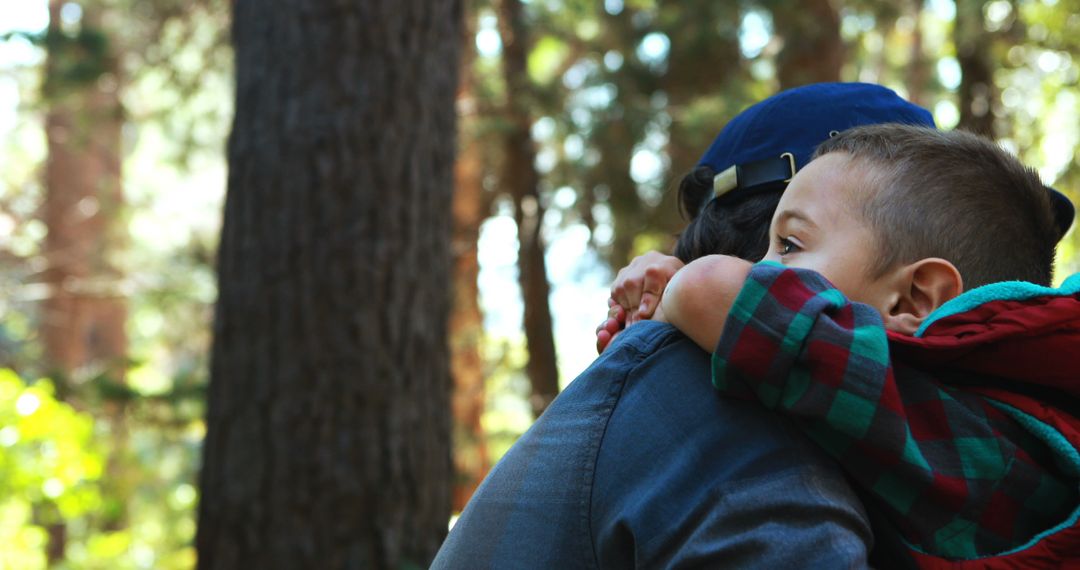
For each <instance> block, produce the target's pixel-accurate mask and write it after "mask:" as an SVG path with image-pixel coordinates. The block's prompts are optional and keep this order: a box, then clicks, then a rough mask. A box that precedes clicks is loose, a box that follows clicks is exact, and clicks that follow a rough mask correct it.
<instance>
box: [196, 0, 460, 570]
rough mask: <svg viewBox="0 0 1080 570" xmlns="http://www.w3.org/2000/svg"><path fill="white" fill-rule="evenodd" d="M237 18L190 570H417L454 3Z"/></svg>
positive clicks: (427, 486)
mask: <svg viewBox="0 0 1080 570" xmlns="http://www.w3.org/2000/svg"><path fill="white" fill-rule="evenodd" d="M233 10H234V14H233V16H234V19H233V36H232V37H233V42H234V46H235V48H236V71H237V86H236V97H237V99H236V103H237V104H236V117H235V119H234V123H233V129H232V134H231V137H230V140H229V145H228V160H229V178H228V191H227V194H226V204H225V219H224V225H223V230H222V240H221V246H220V255H219V298H218V305H217V312H216V316H215V324H214V333H215V335H214V336H215V338H214V345H213V351H212V364H211V379H210V387H209V400H208V412H207V430H208V431H207V437H206V442H205V446H204V456H203V469H202V473H201V475H200V485H201V489H202V495H201V501H200V506H199V527H198V533H197V537H196V547H197V549H198V553H199V567H200V568H203V569H234V568H260V569H278V568H280V569H296V568H326V569H338V568H394V569H397V568H413V567H426V566H427V565H428V564H429V563H430V561H431V559H432V558H433V557H434V554H435V552H436V550H437V549H438V547H439V545H440V544H441V542H442V539H443V538H444V537H445V535H446V529H447V521H448V519H449V514H450V479H451V460H450V447H449V445H450V436H449V434H450V424H451V422H450V414H449V408H450V402H449V397H450V387H451V386H450V384H451V380H450V373H449V350H448V347H447V342H446V331H447V325H448V322H447V315H448V313H449V306H450V295H449V287H448V283H449V281H450V264H451V255H450V243H451V239H450V238H451V213H450V207H449V206H450V204H451V200H452V191H453V160H454V136H455V134H454V133H455V115H454V93H455V91H456V88H457V69H458V53H459V51H458V50H459V44H460V25H461V16H462V14H461V3H460V1H458V0H437V1H432V0H342V1H341V2H336V3H333V4H328V3H322V2H296V1H285V0H278V1H273V2H270V3H267V2H264V1H256V0H237V2H235V4H234V8H233Z"/></svg>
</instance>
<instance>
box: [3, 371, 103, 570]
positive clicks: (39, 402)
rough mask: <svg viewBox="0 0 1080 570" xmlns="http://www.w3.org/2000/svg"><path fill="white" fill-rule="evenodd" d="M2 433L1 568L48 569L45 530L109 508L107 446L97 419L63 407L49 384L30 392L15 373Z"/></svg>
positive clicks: (10, 376)
mask: <svg viewBox="0 0 1080 570" xmlns="http://www.w3.org/2000/svg"><path fill="white" fill-rule="evenodd" d="M0 426H3V427H2V428H0V518H2V519H3V520H4V521H5V524H0V545H3V546H0V566H3V567H12V568H24V567H25V568H32V567H44V562H45V561H44V557H43V549H42V546H43V544H44V541H45V528H44V527H46V526H48V525H50V524H55V523H59V522H62V521H69V522H70V521H79V520H83V521H85V520H87V519H88V518H89V517H91V516H92V515H93V514H94V513H96V512H97V511H98V510H99V509H100V508H101V505H102V496H101V493H100V487H99V481H100V479H101V475H102V471H103V468H104V459H103V449H102V445H101V442H100V441H99V440H98V439H96V438H95V434H94V429H93V428H94V421H93V419H92V418H91V417H90V416H89V415H88V414H85V413H80V412H78V411H76V410H74V409H72V408H71V406H68V405H67V404H64V403H63V402H60V401H58V400H57V399H56V398H55V397H54V395H53V388H52V385H51V384H50V383H49V382H48V381H45V380H41V381H38V382H35V383H33V384H32V385H27V384H26V383H24V382H23V380H22V379H20V378H19V377H18V376H16V375H15V373H14V372H12V371H11V370H7V369H4V370H0Z"/></svg>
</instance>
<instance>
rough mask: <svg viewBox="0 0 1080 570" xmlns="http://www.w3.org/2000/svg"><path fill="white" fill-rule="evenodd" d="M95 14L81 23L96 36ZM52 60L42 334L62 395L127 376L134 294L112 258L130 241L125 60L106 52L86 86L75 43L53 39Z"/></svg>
mask: <svg viewBox="0 0 1080 570" xmlns="http://www.w3.org/2000/svg"><path fill="white" fill-rule="evenodd" d="M62 5H63V2H59V1H58V0H52V2H50V4H49V10H50V16H51V19H50V21H51V22H52V23H51V24H50V34H53V37H54V38H58V37H60V36H59V34H61V32H60V29H59V25H58V24H57V22H59V20H60V17H59V13H60V7H61V6H62ZM94 16H95V12H94V11H93V10H90V9H89V8H88V9H87V11H86V12H85V13H84V18H83V23H82V26H83V27H84V28H85V29H91V30H93V31H95V32H97V33H102V32H101V31H100V28H97V27H96V25H97V23H96V21H95V20H96V18H95V17H94ZM54 41H55V42H56V43H54V44H53V46H54V49H53V50H52V51H51V52H50V53H49V56H48V60H47V63H46V80H45V85H46V91H47V92H46V98H47V101H48V102H49V110H48V112H47V113H46V117H45V137H46V142H47V145H48V159H47V160H46V163H45V201H44V204H43V205H42V217H43V220H44V222H45V226H46V227H47V228H48V234H47V235H46V237H45V252H44V254H45V259H46V260H47V262H48V263H47V266H46V269H45V271H44V272H43V275H42V279H43V281H44V282H45V284H46V285H47V289H48V291H49V295H48V297H46V299H45V300H44V302H43V306H42V313H43V314H42V319H41V336H42V343H43V345H44V350H45V362H46V366H47V367H48V368H49V369H50V372H52V373H53V374H54V375H56V376H57V382H58V383H60V384H62V386H59V387H58V388H59V390H60V392H61V395H63V393H64V392H65V390H64V388H65V386H64V385H66V383H67V381H69V380H70V378H71V376H72V375H73V374H76V373H81V375H82V376H83V377H84V379H85V378H86V377H90V376H96V375H98V374H104V375H105V376H106V377H107V378H109V379H110V380H112V381H114V382H120V381H122V380H123V376H124V368H125V363H124V359H125V357H126V355H127V335H126V333H125V330H124V325H125V323H126V320H127V309H126V300H125V298H124V295H123V292H122V288H121V286H120V280H121V277H122V274H121V272H120V270H119V268H118V267H117V266H116V265H115V264H114V263H113V262H112V258H111V256H113V255H115V254H116V250H117V249H120V248H121V247H123V244H124V242H125V241H126V238H125V230H124V226H123V224H122V221H121V220H122V218H121V215H120V214H121V209H122V208H123V188H122V185H121V178H120V176H121V142H120V130H121V127H122V126H123V112H122V108H121V104H120V96H119V91H118V85H119V80H118V77H117V75H118V73H119V70H118V66H117V62H116V59H115V56H114V55H113V54H109V53H105V54H100V55H99V58H100V59H99V61H96V62H93V63H91V64H90V65H99V66H101V67H102V69H103V70H105V73H103V74H102V75H101V76H100V78H95V80H93V81H92V82H89V83H79V82H76V80H75V79H73V78H71V77H68V76H67V75H66V74H65V69H67V68H69V67H70V66H71V65H72V64H73V63H74V62H73V59H74V58H77V57H80V55H79V54H78V53H75V51H76V49H75V48H74V47H73V46H72V44H71V43H70V42H71V41H72V40H71V39H70V38H69V39H67V40H64V41H60V40H54Z"/></svg>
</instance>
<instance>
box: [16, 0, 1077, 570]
mask: <svg viewBox="0 0 1080 570" xmlns="http://www.w3.org/2000/svg"><path fill="white" fill-rule="evenodd" d="M249 4H250V3H249ZM231 5H232V3H231V2H226V1H225V0H189V1H181V0H77V1H67V2H65V1H61V0H0V369H2V371H0V568H3V569H6V568H17V569H23V568H45V567H48V568H103V569H104V568H108V569H121V568H163V569H169V568H191V567H193V566H194V565H195V563H196V520H197V518H198V516H199V515H198V512H197V504H198V500H199V495H200V493H199V483H198V470H199V466H200V462H201V457H202V456H201V449H202V443H203V440H204V438H205V437H206V434H207V427H206V423H205V417H206V413H207V407H206V398H207V393H208V385H209V382H210V353H211V346H212V343H213V340H212V333H211V331H212V322H213V319H214V302H215V300H216V299H217V288H218V278H217V275H216V273H215V271H216V267H217V261H216V259H215V258H216V256H217V252H218V243H219V235H220V232H221V226H222V210H223V205H224V198H225V190H226V179H227V174H226V172H227V168H226V152H225V149H226V139H227V136H228V134H229V129H230V126H231V125H232V121H233V109H234V104H235V103H236V101H237V96H236V94H235V93H234V85H235V80H234V67H233V66H234V52H233V49H232V46H231V45H230V34H231V33H233V28H232V25H233V24H232V21H231V20H232V16H233V15H232V14H231V13H230V6H231ZM250 10H251V9H250V8H249V11H250ZM463 12H464V19H463V22H461V23H460V26H459V27H458V28H455V29H460V33H459V34H457V37H458V40H459V49H460V52H459V53H458V54H457V56H456V57H457V58H458V60H459V62H460V66H461V67H460V72H459V76H458V85H459V86H458V89H457V92H456V96H455V100H456V114H457V135H456V139H457V141H456V143H457V162H456V164H455V166H454V170H453V181H454V184H453V186H454V193H453V198H452V200H451V201H450V202H451V203H447V204H444V205H443V207H444V208H445V209H446V210H447V211H449V214H450V215H451V216H452V239H451V240H450V243H449V248H450V253H451V254H452V258H451V259H452V267H449V268H448V269H450V271H449V275H448V276H444V277H442V279H443V280H449V281H451V283H449V284H443V288H444V289H447V288H448V289H449V290H450V291H452V293H453V296H452V303H451V312H450V315H449V323H448V336H447V337H446V338H447V339H448V343H449V349H450V352H449V362H450V364H449V366H450V373H451V374H450V375H451V377H452V378H453V384H454V390H453V394H452V396H451V397H450V399H449V404H450V405H449V410H450V411H448V412H446V414H447V415H446V417H447V418H452V425H453V428H452V441H453V467H454V473H453V475H452V476H449V475H448V476H447V477H445V479H446V480H445V481H441V482H436V483H434V484H436V485H443V486H445V487H446V488H447V493H449V494H450V496H451V497H452V502H453V507H452V509H453V511H459V510H460V509H461V507H462V506H463V505H464V503H465V501H466V500H467V498H468V496H469V494H470V493H471V492H472V490H473V489H474V488H475V485H476V484H477V483H478V482H479V481H480V479H482V477H483V475H484V474H485V473H486V471H487V469H488V468H489V467H490V466H491V465H492V464H493V463H494V462H495V461H497V460H498V458H499V457H500V456H501V454H502V453H503V452H504V451H505V450H506V448H507V447H509V445H510V444H512V443H513V441H514V439H515V438H516V437H517V436H519V435H520V434H521V433H522V432H523V431H524V430H525V429H527V428H528V426H529V424H530V423H531V421H532V420H533V418H534V417H535V416H536V415H537V414H539V413H540V412H541V411H542V410H543V409H544V407H545V406H546V405H547V404H548V403H549V402H550V401H551V399H552V398H554V396H555V395H556V394H557V393H558V390H559V387H560V385H565V383H566V382H568V381H569V380H571V379H572V378H573V377H574V376H575V375H576V374H577V373H578V372H580V371H581V370H582V369H583V368H584V367H585V366H586V365H587V364H588V363H589V362H590V361H591V360H592V358H593V357H594V354H595V350H594V347H593V340H594V339H593V329H594V327H595V325H596V324H597V323H598V322H599V321H600V320H601V318H603V316H604V315H605V309H606V304H605V299H606V297H607V293H606V287H607V285H608V283H609V282H610V280H611V277H612V275H613V270H614V269H618V268H619V267H621V266H622V265H624V264H625V263H627V262H628V261H629V260H630V259H631V258H632V257H633V256H634V255H637V254H639V253H642V252H644V251H646V250H650V249H660V250H667V249H669V248H670V246H671V244H672V243H673V236H674V235H675V234H676V233H677V232H678V231H679V229H680V228H681V227H682V225H683V224H684V221H683V220H682V219H680V217H679V215H678V213H677V208H676V205H675V201H674V196H673V192H672V190H673V188H674V186H675V183H676V182H677V180H678V179H679V178H680V177H681V175H682V174H683V173H685V172H686V171H687V170H688V169H689V168H690V167H691V166H693V164H694V163H695V162H696V160H697V159H698V157H699V155H700V153H701V152H702V151H703V150H704V149H705V148H706V147H707V145H708V143H709V142H710V141H711V140H712V137H713V136H715V134H716V133H717V132H718V131H719V129H720V128H721V127H722V126H723V125H724V123H725V122H726V121H727V120H728V119H729V118H730V117H732V116H733V115H735V114H736V113H737V112H739V111H740V110H741V109H743V108H745V107H746V106H747V105H749V104H751V103H753V102H755V101H758V100H760V99H762V98H764V97H767V96H769V95H771V94H773V93H775V92H777V91H778V90H781V89H784V88H788V87H793V86H797V85H801V84H805V83H811V82H819V81H865V82H872V83H880V84H883V85H886V86H888V87H890V88H892V89H894V90H896V91H897V92H899V93H900V94H901V95H903V96H905V97H907V98H908V99H910V100H912V101H914V102H916V103H918V104H920V105H922V106H924V107H926V108H928V109H930V110H931V111H932V112H933V114H934V116H935V119H936V121H937V123H938V125H939V126H940V127H942V128H965V129H969V130H974V131H977V132H980V133H984V134H987V135H989V136H992V137H994V138H995V139H997V140H998V141H1000V143H1001V144H1002V145H1004V146H1005V147H1006V148H1008V149H1009V150H1011V151H1012V152H1014V153H1016V154H1018V155H1019V156H1020V157H1021V158H1022V159H1023V160H1024V161H1025V162H1027V163H1028V164H1030V165H1032V166H1034V167H1035V168H1037V169H1038V170H1039V172H1040V173H1041V175H1042V176H1043V179H1044V181H1045V182H1047V183H1049V184H1052V185H1054V186H1055V187H1056V188H1058V189H1060V190H1062V191H1063V192H1065V193H1066V194H1068V195H1070V196H1071V197H1072V198H1073V200H1074V202H1075V201H1076V200H1077V199H1080V90H1078V89H1077V88H1078V85H1080V61H1078V60H1080V0H992V1H983V0H955V2H954V1H953V0H925V1H924V0H905V1H899V2H884V1H877V0H850V1H840V0H832V1H831V0H803V1H799V2H795V1H784V0H739V1H732V2H717V1H715V0H682V1H679V2H662V1H659V0H588V1H586V0H530V1H528V2H525V1H522V0H474V1H471V2H468V3H466V4H465V5H464V7H463ZM447 13H449V14H453V13H455V12H454V11H453V10H451V11H449V12H447ZM240 17H246V16H244V15H243V14H240V13H237V18H240ZM379 26H380V23H379V22H365V27H366V28H370V29H372V30H374V29H379ZM356 33H357V34H364V33H366V32H365V30H363V29H361V30H359V31H357V32H356ZM234 39H236V40H237V41H238V40H239V38H234ZM283 41H285V40H283ZM341 43H342V46H343V47H342V48H341V49H348V46H350V45H354V44H353V43H351V42H348V41H342V42H341ZM448 53H452V52H448ZM451 132H452V131H451ZM235 136H236V135H234V137H235ZM387 140H389V141H393V140H394V137H393V136H388V137H387ZM231 184H232V183H231V182H230V188H232V186H231ZM387 190H388V191H389V190H392V189H387ZM272 206H273V203H270V205H268V206H266V207H267V208H270V207H272ZM279 206H280V205H279ZM264 215H267V216H270V215H272V212H267V213H265V214H264ZM1076 236H1077V232H1076V231H1073V232H1071V233H1070V234H1068V235H1067V236H1066V238H1065V240H1064V241H1063V244H1062V246H1061V248H1060V249H1059V257H1058V272H1057V276H1058V279H1059V280H1060V279H1062V278H1063V277H1064V276H1066V275H1068V274H1070V273H1073V272H1076V271H1078V270H1080V260H1078V258H1077V257H1076V255H1075V251H1076V247H1077V244H1078V240H1077V237H1076ZM335 275H336V274H335V273H333V272H330V273H328V274H327V275H317V276H313V277H314V278H315V279H319V280H321V279H328V280H330V279H334V278H335ZM447 285H448V286H447ZM356 302H357V303H363V302H364V299H356ZM268 310H272V309H268ZM434 322H441V321H440V320H439V319H435V321H434ZM440 338H441V337H440ZM446 423H447V424H448V425H449V424H450V423H451V421H450V420H449V419H447V422H446ZM395 425H396V424H395ZM420 483H424V481H420ZM425 484H426V483H425ZM451 489H452V490H451ZM449 515H450V511H447V512H445V513H436V516H437V517H444V518H449ZM373 517H374V515H373ZM395 520H397V519H395ZM403 528H406V529H407V528H408V527H407V526H405V527H403ZM443 532H445V530H444V531H443ZM440 538H441V537H437V538H436V540H435V542H434V544H435V546H436V547H437V544H438V543H437V540H438V539H440ZM387 540H390V539H387ZM391 542H392V541H391ZM427 548H429V549H430V547H427ZM431 554H433V552H429V553H428V554H423V553H421V554H414V555H413V559H415V560H422V559H423V556H430V555H431ZM388 559H391V560H398V562H399V563H400V561H401V560H408V559H409V558H408V557H405V558H394V557H393V556H390V557H389V558H388ZM417 564H422V562H417ZM395 566H397V564H395Z"/></svg>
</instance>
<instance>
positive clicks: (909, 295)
mask: <svg viewBox="0 0 1080 570" xmlns="http://www.w3.org/2000/svg"><path fill="white" fill-rule="evenodd" d="M897 278H898V283H897V285H898V286H899V287H898V290H897V291H896V293H897V296H896V297H895V299H894V302H893V305H892V307H890V308H889V311H888V314H886V315H885V328H886V329H889V330H891V331H895V332H898V333H901V334H906V335H913V334H915V331H917V330H919V326H920V325H922V322H923V321H924V320H925V319H926V317H927V316H929V315H930V313H932V312H934V311H935V310H936V309H937V308H938V307H940V306H942V305H944V304H945V302H946V301H948V300H950V299H952V298H953V297H956V296H957V295H959V294H960V293H963V292H964V281H963V279H962V278H961V277H960V271H959V270H957V269H956V266H955V265H953V264H952V263H950V262H948V261H946V260H944V259H941V258H938V257H928V258H926V259H920V260H919V261H916V262H915V263H912V264H910V265H906V266H904V267H903V268H901V269H900V270H899V271H898V272H897Z"/></svg>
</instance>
